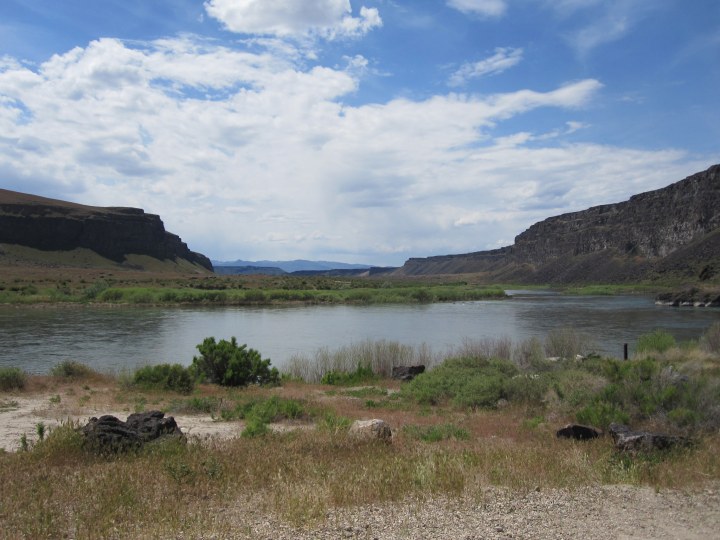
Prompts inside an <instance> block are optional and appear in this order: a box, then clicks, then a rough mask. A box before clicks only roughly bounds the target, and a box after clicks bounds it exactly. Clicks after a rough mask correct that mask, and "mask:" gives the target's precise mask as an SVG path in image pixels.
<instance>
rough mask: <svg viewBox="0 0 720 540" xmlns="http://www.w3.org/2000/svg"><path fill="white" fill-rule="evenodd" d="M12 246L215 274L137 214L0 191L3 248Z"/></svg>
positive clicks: (156, 223) (152, 220)
mask: <svg viewBox="0 0 720 540" xmlns="http://www.w3.org/2000/svg"><path fill="white" fill-rule="evenodd" d="M8 245H15V246H25V247H28V248H33V249H36V250H42V251H44V252H69V251H71V250H76V249H78V248H84V249H88V250H91V251H93V252H95V253H96V254H98V255H100V256H101V257H103V258H105V259H108V260H110V261H112V262H114V263H117V264H124V263H126V260H127V258H128V257H129V256H131V255H145V256H149V257H152V258H154V259H158V260H160V261H173V262H180V261H182V262H186V263H190V265H192V266H195V267H198V268H199V269H205V270H210V271H212V264H211V263H210V260H209V259H208V258H207V257H205V256H204V255H201V254H200V253H195V252H194V251H190V249H189V248H188V246H187V244H185V243H184V242H183V241H182V240H181V239H180V237H178V236H177V235H175V234H172V233H169V232H167V231H166V230H165V226H164V225H163V222H162V220H161V219H160V217H159V216H157V215H154V214H146V213H145V212H144V211H143V210H141V209H139V208H121V207H95V206H85V205H81V204H75V203H71V202H66V201H60V200H55V199H47V198H44V197H38V196H35V195H29V194H25V193H18V192H15V191H9V190H5V189H0V247H2V246H8ZM0 259H2V255H0Z"/></svg>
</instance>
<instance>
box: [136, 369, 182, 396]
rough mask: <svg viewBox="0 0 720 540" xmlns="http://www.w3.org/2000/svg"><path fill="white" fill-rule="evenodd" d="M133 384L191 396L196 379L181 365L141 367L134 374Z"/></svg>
mask: <svg viewBox="0 0 720 540" xmlns="http://www.w3.org/2000/svg"><path fill="white" fill-rule="evenodd" d="M132 382H133V384H134V385H137V386H141V387H143V388H157V389H162V390H171V391H173V392H180V393H181V394H189V393H191V392H192V391H193V390H194V389H195V379H194V377H193V374H192V372H191V370H190V369H188V368H186V367H184V366H181V365H180V364H157V365H154V366H145V367H141V368H140V369H138V370H136V371H135V373H134V374H133V378H132Z"/></svg>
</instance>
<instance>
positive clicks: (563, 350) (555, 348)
mask: <svg viewBox="0 0 720 540" xmlns="http://www.w3.org/2000/svg"><path fill="white" fill-rule="evenodd" d="M591 349H592V344H591V342H590V338H589V337H588V336H586V335H585V334H583V333H582V332H578V331H577V330H575V329H574V328H554V329H552V330H550V332H548V335H547V336H546V337H545V353H546V354H547V355H548V356H549V357H557V358H565V359H569V360H572V359H574V358H576V357H577V356H578V355H580V356H585V355H586V354H588V353H589V352H590V351H591Z"/></svg>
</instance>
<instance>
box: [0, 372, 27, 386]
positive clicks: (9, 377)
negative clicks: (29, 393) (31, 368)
mask: <svg viewBox="0 0 720 540" xmlns="http://www.w3.org/2000/svg"><path fill="white" fill-rule="evenodd" d="M26 382H27V373H25V372H24V371H23V370H22V369H20V368H15V367H0V390H22V389H23V388H25V383H26Z"/></svg>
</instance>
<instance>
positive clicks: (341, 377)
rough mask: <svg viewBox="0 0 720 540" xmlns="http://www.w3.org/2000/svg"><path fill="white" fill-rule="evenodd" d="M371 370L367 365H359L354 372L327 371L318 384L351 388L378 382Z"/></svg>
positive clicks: (376, 376)
mask: <svg viewBox="0 0 720 540" xmlns="http://www.w3.org/2000/svg"><path fill="white" fill-rule="evenodd" d="M378 378H379V377H378V375H376V374H375V373H374V372H373V370H372V368H371V367H370V366H368V365H365V366H363V365H360V364H358V366H357V367H356V368H355V371H352V372H349V373H348V372H346V371H328V372H327V373H325V375H323V376H322V378H321V379H320V384H330V385H334V386H352V385H356V384H366V383H370V382H373V381H376V380H378Z"/></svg>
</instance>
